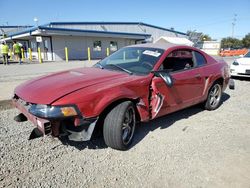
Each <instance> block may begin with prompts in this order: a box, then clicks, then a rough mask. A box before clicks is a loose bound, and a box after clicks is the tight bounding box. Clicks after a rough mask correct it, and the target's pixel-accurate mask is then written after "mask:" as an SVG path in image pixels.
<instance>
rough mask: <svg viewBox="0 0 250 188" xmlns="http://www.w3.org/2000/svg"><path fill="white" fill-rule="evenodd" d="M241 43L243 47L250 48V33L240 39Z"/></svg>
mask: <svg viewBox="0 0 250 188" xmlns="http://www.w3.org/2000/svg"><path fill="white" fill-rule="evenodd" d="M242 43H243V45H244V47H246V48H250V33H248V34H247V35H246V36H245V37H244V38H243V39H242Z"/></svg>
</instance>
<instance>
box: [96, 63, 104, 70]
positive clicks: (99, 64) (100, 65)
mask: <svg viewBox="0 0 250 188" xmlns="http://www.w3.org/2000/svg"><path fill="white" fill-rule="evenodd" d="M95 65H98V66H99V67H100V68H101V69H104V67H103V66H102V64H101V63H100V62H97V63H96V64H95Z"/></svg>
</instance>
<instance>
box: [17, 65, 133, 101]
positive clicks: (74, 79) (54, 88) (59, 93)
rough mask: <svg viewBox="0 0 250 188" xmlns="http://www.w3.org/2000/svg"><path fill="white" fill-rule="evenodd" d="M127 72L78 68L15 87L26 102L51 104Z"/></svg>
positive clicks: (117, 77) (124, 75) (121, 76)
mask: <svg viewBox="0 0 250 188" xmlns="http://www.w3.org/2000/svg"><path fill="white" fill-rule="evenodd" d="M127 76H129V75H127V74H126V73H123V72H116V71H109V70H104V69H99V68H78V69H72V70H68V71H63V72H59V73H55V74H51V75H48V76H42V77H39V78H36V79H33V80H30V81H27V82H25V83H23V84H21V85H19V86H18V87H16V89H15V94H16V95H17V96H19V97H20V98H21V99H23V100H25V101H26V102H30V103H36V104H51V103H53V102H54V101H56V100H57V99H59V98H61V97H63V96H65V95H67V94H69V93H72V92H74V91H77V90H79V89H84V88H86V87H89V86H94V85H96V84H99V83H102V82H104V83H105V84H108V83H109V82H112V80H114V79H119V78H124V77H127Z"/></svg>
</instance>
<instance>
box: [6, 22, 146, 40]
mask: <svg viewBox="0 0 250 188" xmlns="http://www.w3.org/2000/svg"><path fill="white" fill-rule="evenodd" d="M31 35H42V36H46V35H70V36H101V37H121V38H129V39H138V40H142V39H146V38H149V37H150V36H151V35H150V34H146V33H125V32H113V31H97V30H84V29H69V28H53V27H49V26H48V25H42V26H38V27H32V28H29V29H26V30H23V31H20V32H15V33H12V34H9V36H8V37H9V38H8V39H12V38H18V37H27V36H31ZM8 39H7V40H8Z"/></svg>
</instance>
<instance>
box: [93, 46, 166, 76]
mask: <svg viewBox="0 0 250 188" xmlns="http://www.w3.org/2000/svg"><path fill="white" fill-rule="evenodd" d="M163 52H164V50H162V49H157V48H141V47H128V48H122V49H120V50H118V51H117V52H115V53H113V54H112V55H110V56H109V57H106V58H105V59H103V60H102V61H100V62H98V63H97V64H96V65H94V66H95V67H100V68H103V69H111V70H115V71H124V72H126V73H129V74H148V73H150V72H151V71H152V70H153V67H154V66H155V64H156V63H157V61H158V60H159V59H160V57H161V56H162V54H163Z"/></svg>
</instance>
